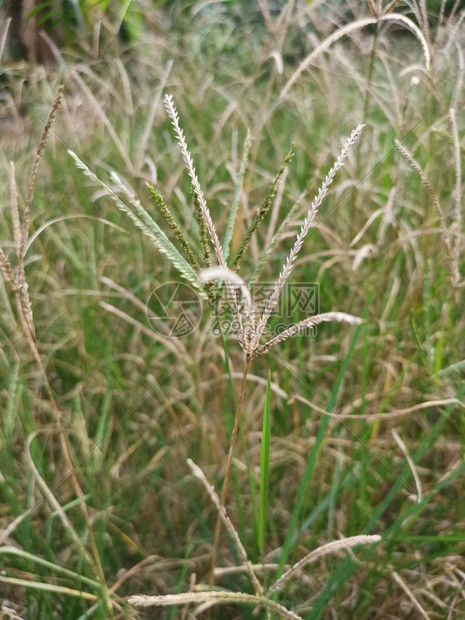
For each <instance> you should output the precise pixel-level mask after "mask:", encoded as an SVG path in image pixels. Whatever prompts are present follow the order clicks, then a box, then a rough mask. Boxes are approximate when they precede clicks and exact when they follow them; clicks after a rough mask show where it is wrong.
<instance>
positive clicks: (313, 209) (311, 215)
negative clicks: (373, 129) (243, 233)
mask: <svg viewBox="0 0 465 620" xmlns="http://www.w3.org/2000/svg"><path fill="white" fill-rule="evenodd" d="M362 129H363V125H358V127H356V128H355V129H354V130H353V131H352V133H351V134H350V136H349V138H348V139H347V140H346V142H345V143H344V146H343V148H342V151H341V152H340V154H339V156H338V158H337V159H336V161H335V162H334V165H333V166H332V168H331V169H330V171H329V172H328V174H327V175H326V178H325V180H324V181H323V183H322V184H321V186H320V189H319V190H318V193H317V195H316V196H315V198H314V199H313V201H312V203H311V205H310V208H309V210H308V212H307V216H306V218H305V220H304V223H303V224H302V228H301V229H300V232H299V234H298V235H297V238H296V240H295V243H294V246H293V248H292V250H291V251H290V252H289V254H288V257H287V259H286V262H285V263H284V267H283V268H282V270H281V273H280V274H279V277H278V281H277V282H276V284H275V286H274V289H273V292H272V293H271V295H270V298H269V299H268V302H267V304H266V307H265V310H264V311H263V314H262V316H261V318H260V320H259V322H258V325H257V328H256V330H255V334H254V337H253V339H252V347H251V348H252V350H256V349H257V347H258V344H259V342H260V338H261V335H262V333H263V330H264V329H265V327H266V324H267V323H268V320H269V318H270V316H271V313H272V312H273V310H274V309H275V307H276V304H277V303H278V300H279V296H280V295H281V292H282V290H283V287H284V284H285V283H286V280H287V279H288V278H289V276H290V275H291V272H292V269H293V267H294V262H295V259H296V258H297V254H298V253H299V251H300V249H301V248H302V245H303V242H304V239H305V237H306V236H307V234H308V233H309V231H310V229H311V227H312V224H313V221H314V219H315V215H316V214H317V212H318V209H319V208H320V206H321V203H322V202H323V199H324V197H325V196H326V194H327V192H328V189H329V187H330V185H331V183H332V182H333V181H334V178H335V176H336V172H337V171H338V170H339V168H341V167H342V166H343V164H344V159H345V158H346V157H347V155H348V154H349V151H350V149H351V148H352V146H353V145H354V144H355V142H356V141H357V140H358V138H359V136H360V134H361V133H362Z"/></svg>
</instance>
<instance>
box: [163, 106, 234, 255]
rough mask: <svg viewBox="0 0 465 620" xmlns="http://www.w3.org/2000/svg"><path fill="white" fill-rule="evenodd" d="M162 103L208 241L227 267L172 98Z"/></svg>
mask: <svg viewBox="0 0 465 620" xmlns="http://www.w3.org/2000/svg"><path fill="white" fill-rule="evenodd" d="M163 103H164V105H165V110H166V113H167V115H168V117H169V118H170V119H171V123H172V125H173V128H174V132H175V135H176V139H177V142H178V145H179V148H180V149H181V155H182V158H183V160H184V164H185V166H186V169H187V172H188V174H189V177H190V179H191V183H192V189H193V190H194V194H195V197H196V199H197V201H198V203H199V206H200V210H201V212H202V216H203V219H204V221H205V225H206V227H207V229H208V232H209V234H210V239H211V242H212V244H213V247H214V249H215V254H216V258H217V260H218V263H219V264H220V265H221V267H227V265H226V261H225V258H224V254H223V249H222V247H221V243H220V240H219V238H218V234H217V232H216V228H215V225H214V224H213V220H212V217H211V214H210V210H209V208H208V206H207V203H206V201H205V198H204V195H203V192H202V189H201V187H200V183H199V179H198V177H197V172H196V170H195V166H194V162H193V160H192V156H191V154H190V153H189V149H188V148H187V143H186V139H185V137H184V133H183V131H182V129H181V126H180V124H179V116H178V112H177V110H176V107H175V105H174V102H173V98H172V96H171V95H165V96H164V98H163Z"/></svg>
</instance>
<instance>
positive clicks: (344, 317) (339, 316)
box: [255, 312, 363, 355]
mask: <svg viewBox="0 0 465 620" xmlns="http://www.w3.org/2000/svg"><path fill="white" fill-rule="evenodd" d="M329 322H336V323H349V325H360V324H361V323H362V322H363V320H362V319H360V318H359V317H357V316H353V315H352V314H346V313H345V312H325V313H324V314H317V315H315V316H310V317H307V318H306V319H304V320H303V321H300V322H299V323H296V324H295V325H291V327H288V328H287V329H286V330H284V331H283V332H281V333H280V334H278V335H277V336H275V337H274V338H272V339H271V340H269V341H268V342H267V343H266V344H264V345H263V346H262V347H260V348H259V349H257V350H256V351H255V355H263V354H264V353H268V351H269V350H270V349H271V347H274V345H275V344H278V343H279V342H284V340H287V339H288V338H291V337H292V336H295V335H296V334H298V333H299V332H300V331H301V330H302V329H305V328H306V327H314V326H316V325H320V323H329Z"/></svg>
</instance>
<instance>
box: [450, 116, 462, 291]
mask: <svg viewBox="0 0 465 620" xmlns="http://www.w3.org/2000/svg"><path fill="white" fill-rule="evenodd" d="M449 121H450V125H451V129H452V138H453V141H454V161H455V209H454V227H455V231H454V232H455V243H454V245H453V248H452V260H453V269H454V282H455V284H458V283H459V280H460V271H459V264H460V250H461V245H462V243H461V242H462V236H461V231H462V162H461V158H460V140H459V133H458V130H457V122H456V120H455V110H454V108H451V109H450V110H449Z"/></svg>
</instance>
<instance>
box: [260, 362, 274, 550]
mask: <svg viewBox="0 0 465 620" xmlns="http://www.w3.org/2000/svg"><path fill="white" fill-rule="evenodd" d="M270 403H271V373H270V371H268V381H267V384H266V393H265V409H264V411H263V429H262V444H261V448H260V514H259V519H258V548H259V550H260V553H261V555H262V559H263V558H264V555H265V535H266V517H267V513H268V481H269V474H270V443H271V421H270Z"/></svg>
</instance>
